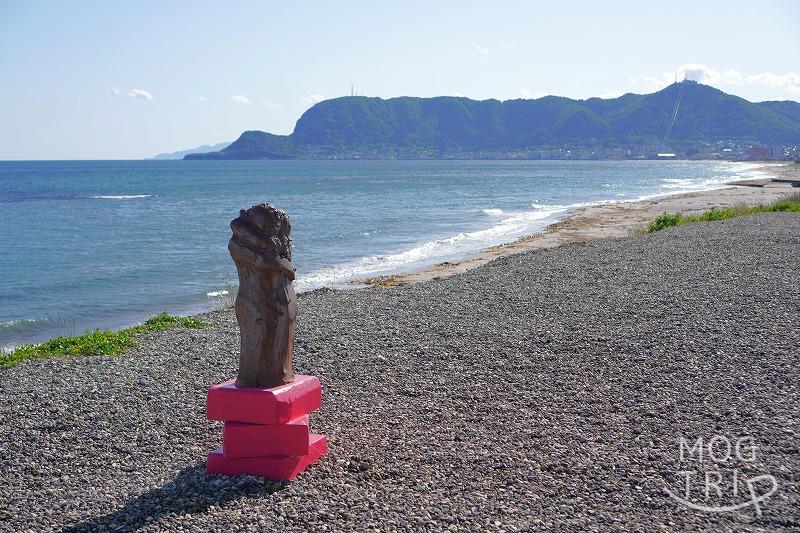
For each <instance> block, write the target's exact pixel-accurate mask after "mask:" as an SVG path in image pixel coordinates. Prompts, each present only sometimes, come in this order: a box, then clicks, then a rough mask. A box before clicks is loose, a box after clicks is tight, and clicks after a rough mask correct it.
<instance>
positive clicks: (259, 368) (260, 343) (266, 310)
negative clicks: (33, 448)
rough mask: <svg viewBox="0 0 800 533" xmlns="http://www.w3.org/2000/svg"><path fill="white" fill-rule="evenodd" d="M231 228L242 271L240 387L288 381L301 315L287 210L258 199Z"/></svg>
mask: <svg viewBox="0 0 800 533" xmlns="http://www.w3.org/2000/svg"><path fill="white" fill-rule="evenodd" d="M231 230H233V236H232V237H231V240H230V242H229V243H228V251H229V252H230V254H231V258H233V262H234V263H235V264H236V270H237V271H238V275H239V292H238V294H237V295H236V319H237V321H238V322H239V331H240V334H241V341H240V345H239V374H238V376H237V378H236V387H275V386H277V385H283V384H284V383H289V382H291V381H292V380H294V370H293V368H292V351H293V348H294V332H295V322H296V320H297V297H296V296H295V293H294V288H293V287H292V280H294V273H295V268H294V265H293V264H292V239H291V237H290V236H289V234H290V232H291V223H290V221H289V216H288V215H287V214H286V213H285V212H284V211H282V210H281V209H279V208H277V207H275V206H273V205H270V204H261V205H255V206H253V207H251V208H250V209H242V210H241V211H240V212H239V216H238V217H237V218H236V219H234V220H233V221H232V222H231Z"/></svg>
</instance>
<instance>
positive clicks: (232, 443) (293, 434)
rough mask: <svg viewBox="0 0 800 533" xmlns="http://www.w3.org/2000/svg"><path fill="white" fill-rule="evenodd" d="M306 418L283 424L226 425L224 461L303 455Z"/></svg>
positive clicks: (223, 438)
mask: <svg viewBox="0 0 800 533" xmlns="http://www.w3.org/2000/svg"><path fill="white" fill-rule="evenodd" d="M309 435H310V432H309V427H308V415H303V416H301V417H299V418H295V419H294V420H290V421H288V422H287V423H285V424H270V425H261V424H242V423H239V422H225V428H224V429H223V430H222V443H223V444H222V451H223V453H224V454H225V457H262V456H265V455H305V454H307V453H308V450H309V443H310V440H309Z"/></svg>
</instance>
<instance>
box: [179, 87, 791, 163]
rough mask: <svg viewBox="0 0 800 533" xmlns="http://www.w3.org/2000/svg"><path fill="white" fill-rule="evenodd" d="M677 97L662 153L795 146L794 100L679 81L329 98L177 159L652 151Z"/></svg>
mask: <svg viewBox="0 0 800 533" xmlns="http://www.w3.org/2000/svg"><path fill="white" fill-rule="evenodd" d="M681 92H682V94H681ZM679 96H680V105H679V107H678V113H677V118H676V120H675V123H674V125H673V128H672V131H671V135H670V138H669V141H668V144H669V145H670V146H674V147H680V148H683V149H687V148H690V147H692V146H694V145H695V144H696V143H701V142H716V141H720V140H725V141H728V140H730V141H741V142H754V143H760V144H800V104H798V103H797V102H789V101H785V102H761V103H752V102H748V101H747V100H744V99H743V98H739V97H737V96H732V95H729V94H726V93H724V92H722V91H720V90H718V89H715V88H713V87H710V86H707V85H701V84H699V83H696V82H693V81H684V82H682V83H675V84H672V85H670V86H669V87H666V88H664V89H663V90H661V91H658V92H656V93H652V94H643V95H640V94H625V95H623V96H620V97H619V98H613V99H601V98H589V99H588V100H572V99H569V98H563V97H557V96H546V97H544V98H539V99H536V100H506V101H504V102H501V101H499V100H481V101H477V100H470V99H469V98H459V97H437V98H413V97H400V98H390V99H388V100H384V99H382V98H368V97H363V96H355V97H343V98H335V99H332V100H326V101H323V102H320V103H318V104H316V105H315V106H313V107H312V108H311V109H309V110H308V111H306V112H305V113H303V116H301V117H300V119H299V120H298V121H297V125H296V126H295V130H294V132H293V133H292V134H291V135H272V134H269V133H264V132H260V131H247V132H244V133H243V134H242V135H241V137H239V139H237V140H236V141H234V142H233V143H232V144H231V145H230V146H228V147H227V148H224V149H223V150H220V151H217V152H211V153H205V154H189V155H187V156H186V157H185V159H295V158H297V159H302V158H386V157H397V158H412V159H413V158H447V157H492V156H493V155H495V156H496V155H500V156H502V155H503V154H504V153H507V152H514V151H516V152H519V151H522V152H524V151H528V150H537V149H544V148H552V147H559V146H597V145H600V146H603V147H615V146H641V145H642V144H643V143H648V144H653V145H657V144H659V143H660V141H661V140H662V138H663V137H664V134H665V132H666V130H667V126H668V125H669V123H670V119H671V117H672V114H673V111H674V109H675V104H676V101H677V100H678V98H679Z"/></svg>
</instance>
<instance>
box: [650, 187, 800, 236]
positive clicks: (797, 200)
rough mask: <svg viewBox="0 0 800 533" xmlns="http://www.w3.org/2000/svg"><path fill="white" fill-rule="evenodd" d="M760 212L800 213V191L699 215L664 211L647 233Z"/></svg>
mask: <svg viewBox="0 0 800 533" xmlns="http://www.w3.org/2000/svg"><path fill="white" fill-rule="evenodd" d="M760 213H800V193H795V194H793V195H791V196H789V197H787V198H783V199H781V200H778V201H776V202H773V203H771V204H769V205H761V204H759V205H757V206H755V207H748V206H746V205H739V206H733V207H724V208H719V207H712V208H711V209H709V210H708V211H706V212H704V213H702V214H700V215H697V216H692V217H690V216H684V215H683V214H682V213H662V214H661V215H659V216H658V217H656V219H655V220H653V221H652V222H651V223H650V224H649V225H648V226H647V233H654V232H656V231H660V230H662V229H664V228H671V227H673V226H681V225H683V224H688V223H689V222H709V221H712V220H727V219H729V218H733V217H740V216H744V215H757V214H760Z"/></svg>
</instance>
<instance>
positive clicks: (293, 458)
mask: <svg viewBox="0 0 800 533" xmlns="http://www.w3.org/2000/svg"><path fill="white" fill-rule="evenodd" d="M326 453H328V437H326V436H325V435H314V434H312V435H311V444H310V445H309V449H308V453H307V454H305V455H287V456H279V455H277V456H270V457H226V456H225V455H224V454H223V453H222V448H217V449H216V450H214V451H213V452H211V453H210V454H208V463H206V470H207V471H208V473H209V474H224V475H226V476H241V475H243V474H248V475H251V476H259V477H265V478H267V479H273V480H275V481H288V480H290V479H294V478H295V477H297V474H299V473H300V472H302V471H303V470H305V469H306V468H308V465H311V464H313V463H316V462H317V461H318V460H319V458H320V457H322V456H323V455H325V454H326Z"/></svg>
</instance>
